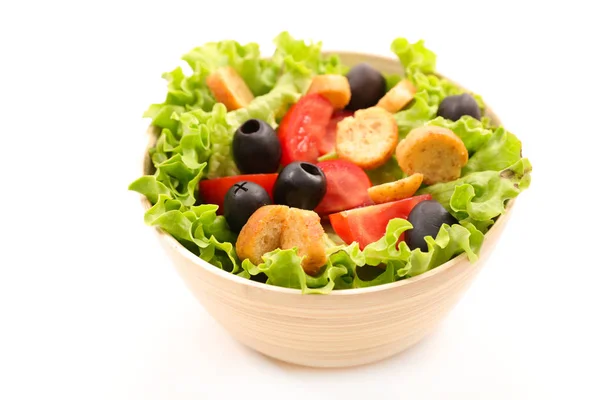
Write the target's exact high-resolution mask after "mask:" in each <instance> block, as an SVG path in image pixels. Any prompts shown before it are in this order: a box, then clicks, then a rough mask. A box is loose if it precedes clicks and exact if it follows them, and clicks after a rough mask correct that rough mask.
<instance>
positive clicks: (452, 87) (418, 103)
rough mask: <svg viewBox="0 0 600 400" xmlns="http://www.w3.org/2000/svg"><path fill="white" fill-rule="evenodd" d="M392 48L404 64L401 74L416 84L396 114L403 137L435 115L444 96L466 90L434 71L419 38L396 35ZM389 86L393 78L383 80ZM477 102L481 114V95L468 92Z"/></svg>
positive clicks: (430, 54)
mask: <svg viewBox="0 0 600 400" xmlns="http://www.w3.org/2000/svg"><path fill="white" fill-rule="evenodd" d="M391 50H392V51H393V52H394V53H395V54H396V55H397V56H398V59H399V60H400V63H401V64H402V66H403V67H404V72H405V73H404V76H405V77H406V78H407V79H408V80H409V81H410V82H411V83H412V84H413V85H414V86H415V88H416V90H417V92H416V93H415V98H414V100H413V101H412V103H411V104H410V105H409V107H408V108H406V109H404V110H401V111H399V112H398V113H396V114H395V118H396V123H397V124H398V132H399V134H400V136H401V137H404V136H405V135H406V134H407V133H408V132H409V131H410V130H411V129H414V128H417V127H419V126H423V125H424V124H425V123H427V122H428V121H429V120H431V119H433V118H435V117H436V113H437V110H438V107H439V105H440V103H441V102H442V100H443V99H444V98H446V97H447V96H454V95H458V94H462V93H465V92H466V91H465V90H464V89H462V88H460V87H459V86H458V85H456V84H455V83H454V82H452V81H450V80H448V79H446V78H442V77H440V76H438V75H437V74H436V56H435V54H434V53H433V52H432V51H431V50H429V49H428V48H427V47H425V43H424V41H422V40H419V41H417V42H415V43H410V42H409V41H408V40H407V39H406V38H397V39H396V40H394V41H393V42H392V45H391ZM386 82H387V84H388V86H389V85H390V84H391V83H394V82H395V77H392V78H389V79H387V80H386ZM469 93H470V94H471V95H473V97H474V98H475V100H476V101H477V103H478V104H479V107H480V109H481V110H482V114H483V112H484V111H485V104H484V102H483V99H482V98H481V96H479V95H477V94H475V93H471V92H469Z"/></svg>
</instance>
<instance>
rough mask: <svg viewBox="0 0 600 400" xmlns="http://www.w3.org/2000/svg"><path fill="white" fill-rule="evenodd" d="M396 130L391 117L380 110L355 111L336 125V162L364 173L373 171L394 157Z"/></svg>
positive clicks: (396, 139) (396, 141)
mask: <svg viewBox="0 0 600 400" xmlns="http://www.w3.org/2000/svg"><path fill="white" fill-rule="evenodd" d="M397 144H398V127H397V125H396V120H395V119H394V116H393V115H392V114H391V113H389V112H388V111H386V110H384V109H383V108H380V107H370V108H367V109H364V110H358V111H356V112H355V113H354V116H353V117H346V118H344V119H343V120H342V121H340V122H339V123H338V125H337V134H336V144H335V148H336V152H337V155H338V157H339V158H341V159H344V160H347V161H350V162H352V163H354V164H356V165H358V166H359V167H361V168H364V169H374V168H377V167H379V166H381V165H383V164H385V162H386V161H387V160H388V159H389V158H390V157H391V156H392V154H394V149H395V148H396V145H397Z"/></svg>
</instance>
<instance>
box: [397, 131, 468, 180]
mask: <svg viewBox="0 0 600 400" xmlns="http://www.w3.org/2000/svg"><path fill="white" fill-rule="evenodd" d="M396 158H397V160H398V165H399V166H400V168H401V169H402V171H404V172H405V173H406V174H408V175H413V174H415V173H417V172H419V173H421V174H423V182H424V183H425V184H427V185H433V184H435V183H439V182H449V181H453V180H455V179H458V178H459V177H460V171H461V169H462V167H464V166H465V164H466V163H467V161H468V160H469V153H468V152H467V148H466V147H465V145H464V143H463V141H462V140H461V139H460V138H459V137H458V136H457V135H456V134H455V133H454V132H452V131H451V130H450V129H447V128H442V127H439V126H422V127H419V128H415V129H413V130H412V131H410V132H409V133H408V135H407V136H406V138H405V139H403V140H402V141H401V142H400V143H399V144H398V147H397V148H396Z"/></svg>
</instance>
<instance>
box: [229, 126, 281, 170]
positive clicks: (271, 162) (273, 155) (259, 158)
mask: <svg viewBox="0 0 600 400" xmlns="http://www.w3.org/2000/svg"><path fill="white" fill-rule="evenodd" d="M232 148H233V159H234V161H235V164H236V165H237V167H238V169H239V170H240V171H241V173H242V174H268V173H272V172H277V170H278V169H279V161H280V160H281V144H280V143H279V139H278V138H277V134H276V133H275V130H273V128H272V127H271V126H270V125H269V124H267V123H266V122H265V121H262V120H260V119H249V120H248V121H246V122H244V123H243V124H242V125H241V126H240V127H239V128H238V129H237V130H236V131H235V134H234V135H233V143H232Z"/></svg>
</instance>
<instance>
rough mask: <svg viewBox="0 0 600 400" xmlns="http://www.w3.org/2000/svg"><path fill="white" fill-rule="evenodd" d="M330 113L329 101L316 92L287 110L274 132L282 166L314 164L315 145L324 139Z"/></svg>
mask: <svg viewBox="0 0 600 400" xmlns="http://www.w3.org/2000/svg"><path fill="white" fill-rule="evenodd" d="M332 114H333V106H332V105H331V102H330V101H329V100H327V99H326V98H325V97H323V96H321V95H320V94H318V93H313V94H309V95H306V96H304V97H302V98H301V99H300V100H298V102H297V103H296V104H294V105H293V106H292V107H290V109H289V110H288V112H287V113H286V114H285V116H284V117H283V119H282V121H281V124H280V125H279V129H278V136H279V141H280V143H281V164H282V165H283V166H286V165H288V164H289V163H291V162H294V161H306V162H310V163H316V162H317V158H318V157H319V149H318V148H317V143H318V140H320V138H322V137H323V136H325V132H326V128H327V124H328V123H329V120H331V115H332Z"/></svg>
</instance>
